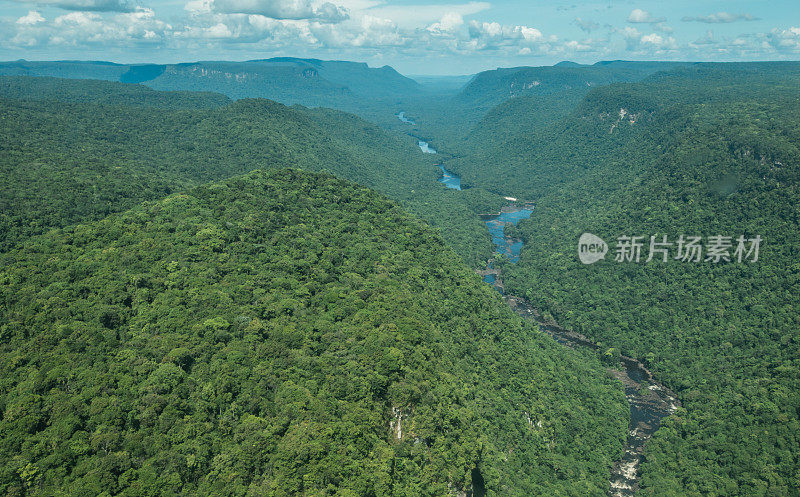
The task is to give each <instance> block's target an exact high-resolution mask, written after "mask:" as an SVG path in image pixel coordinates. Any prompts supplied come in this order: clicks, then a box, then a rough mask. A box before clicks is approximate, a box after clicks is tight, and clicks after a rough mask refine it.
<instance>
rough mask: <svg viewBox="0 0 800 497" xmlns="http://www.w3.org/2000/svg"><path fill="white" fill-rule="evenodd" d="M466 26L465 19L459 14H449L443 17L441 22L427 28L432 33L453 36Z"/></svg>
mask: <svg viewBox="0 0 800 497" xmlns="http://www.w3.org/2000/svg"><path fill="white" fill-rule="evenodd" d="M463 25H464V18H463V17H462V16H461V14H459V13H457V12H448V13H447V14H445V15H443V16H442V18H441V19H440V20H439V22H435V23H433V24H431V25H430V26H428V27H427V28H425V29H426V30H428V31H429V32H431V33H436V34H451V33H455V32H456V31H458V30H459V29H460V28H461V27H462V26H463Z"/></svg>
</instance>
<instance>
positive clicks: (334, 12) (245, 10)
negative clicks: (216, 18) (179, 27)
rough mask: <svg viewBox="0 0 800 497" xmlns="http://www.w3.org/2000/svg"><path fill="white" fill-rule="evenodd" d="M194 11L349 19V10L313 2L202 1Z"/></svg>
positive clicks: (287, 0)
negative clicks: (206, 10)
mask: <svg viewBox="0 0 800 497" xmlns="http://www.w3.org/2000/svg"><path fill="white" fill-rule="evenodd" d="M187 8H188V9H190V10H192V9H195V10H201V8H202V9H203V10H205V9H208V10H210V11H214V12H218V13H222V14H254V15H262V16H264V17H271V18H273V19H293V20H299V19H314V20H318V21H322V22H341V21H344V20H345V19H348V18H349V14H348V12H347V10H346V9H345V8H343V7H340V6H338V5H334V4H333V3H330V2H324V3H317V2H312V1H311V0H210V1H203V0H200V1H199V2H198V1H196V0H195V1H194V2H190V3H189V4H187Z"/></svg>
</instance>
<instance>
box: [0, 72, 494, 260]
mask: <svg viewBox="0 0 800 497" xmlns="http://www.w3.org/2000/svg"><path fill="white" fill-rule="evenodd" d="M26 81H27V86H26V84H25V82H26ZM81 83H84V84H85V85H86V86H85V87H82V86H81ZM0 96H2V97H3V98H1V99H0V115H2V119H0V134H2V136H3V141H2V143H0V171H1V172H2V174H3V176H4V177H5V178H6V181H5V182H3V184H2V190H3V191H2V195H0V207H1V209H0V250H4V249H7V248H8V247H9V246H10V245H11V244H13V243H16V242H18V241H20V240H23V239H24V238H26V237H27V236H30V235H32V234H37V233H41V232H43V231H45V230H46V229H48V228H51V227H58V226H65V225H67V224H72V223H76V222H84V221H89V220H94V219H99V218H101V217H104V216H106V215H108V214H109V213H112V212H119V211H121V210H125V209H128V208H130V207H132V206H134V205H136V204H137V203H138V202H141V201H142V200H149V199H156V198H160V197H163V196H166V195H168V194H170V193H171V192H174V191H179V190H181V189H184V188H187V187H191V186H195V185H198V184H201V183H203V182H206V181H211V180H216V179H221V178H226V177H230V176H232V175H235V174H241V173H244V172H247V171H251V170H253V169H257V168H262V169H263V168H282V167H295V168H302V169H309V170H316V171H323V170H324V171H329V172H331V173H333V174H335V175H337V176H339V177H342V178H347V179H350V180H353V181H357V182H359V183H360V184H363V185H366V186H369V187H371V188H374V189H377V190H379V191H381V192H384V193H386V194H388V195H389V196H391V197H393V198H394V199H396V200H398V201H400V202H401V203H403V205H404V206H405V207H406V208H408V209H409V210H410V211H412V212H413V213H415V214H417V215H420V216H422V217H424V218H425V219H426V220H428V221H429V222H431V223H432V224H433V225H434V226H437V227H441V228H443V230H444V236H445V238H446V240H447V241H448V243H449V244H450V245H451V246H452V247H453V248H455V249H456V250H457V251H458V252H459V254H461V255H462V256H463V257H464V258H465V259H466V260H469V261H471V262H473V261H478V260H481V259H485V258H486V257H488V255H489V254H490V252H491V243H490V241H489V238H488V235H486V233H485V230H484V228H483V225H482V224H481V222H480V220H478V219H477V218H476V217H475V216H474V212H484V211H489V210H492V209H496V208H498V207H499V205H500V203H499V202H500V200H499V199H498V198H497V197H495V196H492V195H489V194H488V193H486V192H485V191H482V190H479V189H473V190H472V191H469V192H468V193H467V194H466V195H456V192H448V191H446V189H445V188H443V187H442V186H441V185H439V184H437V183H436V181H435V180H436V177H437V175H438V169H436V168H435V167H433V162H432V161H431V159H430V158H429V157H425V156H424V155H423V154H422V153H421V152H420V151H419V149H418V148H417V147H416V141H415V140H413V139H411V138H407V139H400V138H397V137H394V136H392V135H389V134H388V133H386V132H384V131H382V130H381V129H379V128H377V127H376V126H374V125H371V124H369V123H367V122H365V121H363V120H361V119H358V118H356V117H355V116H352V115H349V114H345V113H343V112H338V111H333V110H328V109H306V108H304V107H299V106H296V107H286V106H284V105H281V104H278V103H275V102H272V101H269V100H263V99H248V100H240V101H237V102H235V103H230V104H228V105H224V106H221V105H220V103H221V99H222V100H224V99H225V97H222V96H221V95H216V94H192V93H189V92H183V93H181V92H178V93H173V92H167V93H162V92H155V91H152V90H149V89H147V88H144V87H140V86H135V85H123V84H119V83H109V82H101V81H71V80H58V79H50V78H2V77H0ZM19 98H30V99H32V98H35V99H36V100H24V99H23V100H19ZM116 98H118V99H119V103H116V100H115V99H116ZM132 105H133V106H132ZM165 108H167V109H169V110H165Z"/></svg>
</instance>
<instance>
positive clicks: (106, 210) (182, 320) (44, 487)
mask: <svg viewBox="0 0 800 497" xmlns="http://www.w3.org/2000/svg"><path fill="white" fill-rule="evenodd" d="M15 64H16V65H15ZM225 64H227V63H203V64H201V65H196V64H189V65H185V66H184V65H182V66H169V67H168V66H164V67H163V71H162V70H161V67H150V66H147V67H145V66H137V67H129V66H117V65H113V64H103V63H97V64H90V63H27V62H20V63H8V64H3V65H2V66H0V72H2V73H4V74H22V75H24V74H33V73H37V74H46V75H50V76H63V77H89V76H86V74H89V73H92V72H93V71H94V73H95V74H96V75H94V76H91V77H95V78H98V79H109V80H114V81H116V80H119V79H120V78H121V77H122V76H123V75H125V74H127V76H125V78H126V80H130V81H134V82H142V81H143V82H146V83H147V84H154V85H155V84H156V83H157V82H159V81H161V82H162V83H163V85H164V86H163V88H170V89H175V90H187V89H193V90H194V89H202V90H217V91H224V92H225V93H226V94H227V95H229V96H230V97H232V98H239V97H241V96H250V94H249V93H248V92H250V91H253V92H255V91H257V89H258V88H259V87H260V86H259V85H260V84H261V83H258V84H257V83H254V82H253V79H254V78H255V79H257V78H256V77H255V76H254V77H252V78H251V77H250V76H246V77H244V78H243V79H242V84H241V85H240V86H237V87H232V86H225V87H223V86H224V85H223V83H224V84H225V85H230V83H227V82H224V81H223V79H226V78H227V77H225V78H223V79H221V78H222V77H220V74H221V73H220V71H222V72H223V73H224V72H226V71H227V72H229V73H231V74H236V73H235V71H238V70H239V68H240V67H244V66H238V65H236V64H239V63H236V64H233V65H231V66H230V67H229V66H227V65H225ZM242 64H245V65H246V67H247V68H248V70H250V69H252V71H254V72H253V74H258V76H257V77H258V78H273V79H271V80H270V81H281V83H280V84H277V85H276V86H275V87H276V88H277V89H276V90H275V91H276V93H275V95H276V98H282V99H290V98H297V100H295V101H298V102H304V103H307V104H309V105H326V106H334V107H338V108H340V109H346V110H352V111H355V112H358V113H359V115H361V116H362V117H366V118H369V119H371V120H373V121H374V122H376V123H379V124H380V125H381V126H383V127H384V128H388V129H390V130H391V131H400V132H401V133H402V134H401V135H400V136H396V135H392V134H390V133H387V132H386V131H384V130H381V129H380V128H378V127H376V126H374V125H371V124H368V123H367V122H365V121H363V120H361V119H359V118H357V117H355V116H352V115H349V114H345V113H343V112H340V111H334V110H327V109H314V110H310V109H307V108H303V107H285V106H283V105H280V104H276V103H274V102H270V101H266V100H256V99H252V100H249V99H246V100H240V101H237V102H235V103H229V102H227V100H226V97H223V96H221V95H215V94H209V93H206V94H195V93H187V92H170V93H165V92H155V91H152V90H148V89H145V88H143V87H140V86H134V85H121V84H119V83H103V82H80V83H76V82H66V81H64V80H56V79H44V78H35V79H34V78H0V90H1V91H2V97H3V98H2V100H0V136H2V137H3V140H2V142H0V173H2V174H3V177H4V178H7V180H6V181H5V182H3V184H2V191H0V207H2V209H0V233H1V234H2V239H1V240H2V241H1V242H0V243H2V251H5V253H4V254H2V255H0V258H2V261H3V271H2V272H1V273H0V281H2V284H1V285H0V291H2V294H0V295H2V299H3V300H2V301H0V312H2V313H3V314H2V319H0V338H2V340H1V341H0V344H2V347H3V348H2V349H0V350H2V353H3V354H4V358H3V360H2V361H0V364H2V366H0V367H2V368H4V370H3V373H2V382H3V383H2V390H0V393H2V398H1V399H0V409H2V410H1V411H0V412H2V417H0V435H2V443H3V445H2V446H1V447H2V451H0V457H2V458H4V459H3V461H2V464H0V466H2V467H3V468H4V469H3V473H2V478H3V480H2V484H3V485H5V490H6V491H7V492H8V493H11V494H12V495H13V494H14V492H16V493H17V494H24V493H25V492H27V493H34V494H35V493H37V492H38V494H39V495H51V494H58V493H59V492H61V493H62V494H76V495H78V494H80V492H84V493H85V494H87V495H97V494H99V493H101V492H103V491H105V492H108V493H109V494H112V495H113V494H124V495H142V494H145V493H148V492H149V493H152V494H164V495H167V494H170V493H171V494H180V493H181V492H183V493H185V494H187V495H188V494H193V493H201V494H203V493H205V494H220V493H231V494H241V495H245V494H248V493H249V495H262V494H264V495H281V494H282V493H288V494H292V493H307V494H324V493H337V492H338V493H341V494H342V495H441V494H444V493H448V492H454V491H457V490H461V489H466V487H467V486H468V485H469V482H470V481H472V480H474V481H480V480H484V481H485V484H486V487H487V490H488V492H489V494H490V495H581V496H582V495H602V494H603V493H604V491H605V486H606V484H607V480H606V479H607V475H608V468H609V464H610V462H611V461H612V460H614V459H615V458H616V457H617V456H618V455H619V451H620V449H621V445H620V439H621V437H622V436H623V435H624V431H625V427H626V422H627V420H626V411H625V409H624V408H622V407H621V406H622V404H621V398H620V392H619V388H618V387H617V386H616V385H615V384H614V383H613V382H611V381H610V380H608V379H607V378H605V377H603V375H602V374H600V373H598V371H600V370H601V367H600V366H599V364H598V363H597V361H596V360H595V359H593V358H586V357H578V355H577V354H576V353H574V352H571V351H568V350H564V349H561V348H558V347H556V346H555V345H554V344H553V343H552V341H550V340H546V339H543V338H541V336H540V335H538V334H537V333H536V332H535V330H533V329H532V328H530V327H529V326H528V325H525V324H522V323H521V322H520V321H518V320H517V319H516V318H514V317H513V316H511V315H509V312H507V309H505V308H504V307H503V305H502V303H501V301H500V300H499V298H497V296H496V295H495V294H494V292H493V291H491V290H490V289H489V288H488V287H486V286H481V285H480V284H479V282H478V280H477V278H476V277H475V276H474V275H473V274H472V273H471V272H470V271H469V270H468V269H466V268H465V267H463V266H461V265H460V263H458V262H455V261H454V259H457V258H456V257H455V256H454V255H453V253H452V252H451V251H450V249H454V250H455V251H456V252H457V253H458V254H459V255H460V256H461V258H462V259H464V260H465V261H466V262H467V263H468V264H470V265H471V266H473V267H475V266H477V265H478V264H481V263H483V262H485V260H486V258H488V257H489V255H490V250H491V249H490V243H489V238H488V236H487V234H486V231H485V228H484V227H483V225H482V224H481V222H480V221H479V220H478V219H477V217H476V216H475V214H476V213H485V212H492V211H495V210H497V209H498V208H499V206H500V205H501V200H500V197H499V195H498V194H501V195H511V196H514V197H519V198H521V199H524V200H532V201H535V202H536V208H535V210H534V213H533V215H532V217H531V219H530V220H529V221H522V222H521V223H520V224H519V225H518V226H517V227H516V228H515V229H514V230H513V233H512V234H513V235H514V236H518V237H520V238H523V239H525V241H526V246H525V248H524V249H523V251H522V257H521V260H520V262H519V263H518V264H516V265H511V264H506V263H504V262H503V261H500V262H499V264H500V265H502V266H503V279H504V282H505V285H506V290H507V291H509V292H510V293H513V294H518V295H524V296H526V297H527V298H529V299H530V300H531V301H532V302H533V303H534V304H535V305H536V307H538V308H539V309H541V310H542V311H543V312H544V313H545V316H546V317H553V318H555V319H556V320H557V321H558V322H559V323H560V324H562V325H564V326H566V327H568V328H572V329H574V330H575V331H579V332H581V333H583V334H585V335H587V336H589V337H591V338H592V339H593V340H595V341H597V342H598V343H600V344H601V345H602V347H603V349H604V350H605V351H606V353H605V354H604V357H606V358H612V359H613V357H614V356H615V355H618V354H626V355H630V356H633V357H636V358H638V359H640V360H642V361H643V362H644V363H645V364H646V365H647V366H648V368H650V369H651V370H652V371H653V372H654V373H655V374H656V376H657V377H658V379H659V381H661V382H663V383H664V384H666V385H667V386H669V387H670V388H672V389H673V390H675V391H676V392H677V394H678V396H679V397H680V400H681V401H682V404H683V408H681V409H679V410H678V411H677V413H676V414H675V415H674V416H672V417H670V418H668V419H666V420H665V421H664V424H663V426H662V428H661V429H660V430H659V431H658V432H657V433H656V435H655V437H654V438H653V439H652V440H651V441H650V442H649V444H648V445H647V447H646V450H647V454H646V455H647V458H646V461H645V463H644V465H643V468H642V480H641V485H642V490H641V494H642V495H654V496H665V497H666V496H706V495H738V496H748V497H749V496H797V495H800V491H799V490H798V489H800V439H798V436H800V435H798V434H800V421H798V419H799V418H800V353H799V352H798V351H800V343H798V337H797V331H796V330H797V328H798V325H800V313H799V312H798V310H800V302H799V301H798V299H800V288H798V274H800V266H798V254H800V239H798V237H800V234H799V233H800V226H798V224H800V211H798V206H800V198H798V180H799V179H800V178H798V174H800V170H798V167H799V166H800V165H799V164H798V157H800V149H798V144H800V131H798V130H800V97H798V95H800V92H798V89H800V65H799V64H797V63H753V64H666V63H630V62H623V61H615V62H608V63H598V64H595V65H593V66H579V65H574V64H560V65H558V66H557V67H554V68H514V69H504V70H498V71H489V72H487V73H483V74H481V75H478V76H477V77H475V78H473V79H472V80H471V81H470V82H469V83H468V84H467V85H466V86H465V87H464V88H462V89H461V90H460V91H459V92H458V93H455V94H453V93H451V94H449V95H448V94H446V93H445V88H449V89H448V90H447V91H451V92H452V82H450V83H448V84H449V85H450V86H449V87H448V85H443V86H442V87H441V88H438V89H437V90H436V91H437V92H439V93H436V95H435V97H432V96H431V95H432V94H433V93H431V92H433V90H430V89H429V90H427V93H426V91H422V90H420V89H419V88H418V87H416V86H414V85H407V82H406V81H405V80H403V79H397V78H396V77H395V76H394V74H392V72H393V71H389V70H386V69H383V70H366V71H364V68H363V67H361V68H360V69H359V68H356V67H354V66H353V67H351V66H346V65H342V66H334V65H333V64H332V63H322V62H320V61H299V60H297V59H291V60H282V61H276V60H272V61H266V62H265V61H254V62H250V63H242ZM247 64H249V65H247ZM170 67H172V69H170ZM309 69H315V70H316V71H317V72H316V73H314V72H304V71H306V70H309ZM15 71H16V72H15ZM203 71H206V74H207V75H209V76H208V78H206V79H204V78H203V77H200V76H202V75H203ZM214 71H216V72H214ZM298 71H299V73H298ZM326 71H327V72H326ZM337 71H341V72H342V74H345V75H348V73H350V72H352V74H349V75H348V78H349V79H348V80H347V81H345V80H344V78H345V76H343V75H342V74H340V73H338V72H337ZM376 71H377V72H376ZM380 71H384V72H380ZM248 74H249V73H248ZM298 74H299V75H300V76H298ZM395 74H396V73H395ZM376 75H379V76H380V77H379V78H377V79H370V78H373V76H376ZM298 77H302V78H304V79H303V80H302V81H300V80H296V78H298ZM215 78H216V79H215ZM233 79H236V78H233ZM218 80H219V81H218ZM226 81H227V79H226ZM264 81H266V79H264ZM298 81H299V83H298ZM375 81H383V82H384V83H385V85H386V88H387V89H386V90H381V91H384V93H383V94H380V95H379V94H378V90H377V89H375V88H372V89H371V90H370V88H369V87H370V85H371V84H372V85H373V86H374V85H375V84H376V83H374V82H375ZM390 81H395V83H396V86H393V84H390V83H389V82H390ZM371 82H372V83H371ZM536 82H538V84H534V83H536ZM284 83H286V84H285V85H284ZM158 84H161V83H158ZM290 84H294V85H295V88H296V90H295V93H292V92H291V91H289V90H287V89H286V88H288V86H286V85H290ZM248 85H251V86H248ZM359 85H362V86H359ZM432 85H433V84H432ZM225 88H227V89H225ZM231 88H233V89H231ZM280 91H285V92H286V93H284V94H279V93H277V92H280ZM371 91H372V92H373V93H372V94H371V95H372V98H366V99H365V98H362V97H363V95H368V94H370V92H371ZM234 92H239V93H234ZM259 96H264V95H259ZM304 99H305V100H304ZM354 106H355V107H354ZM399 110H405V111H406V112H407V115H408V116H409V117H411V118H413V119H414V120H415V121H416V122H417V124H416V125H414V126H409V125H406V124H403V123H401V122H400V121H399V120H397V119H396V118H395V117H394V115H393V114H394V113H395V112H397V111H399ZM406 133H411V134H414V135H415V136H418V137H420V138H423V139H426V140H428V141H431V142H432V144H433V146H434V147H435V148H436V149H438V150H440V151H443V152H444V153H443V154H440V155H439V156H437V157H444V158H446V159H447V160H448V162H447V167H448V169H450V170H453V171H455V172H457V173H459V174H460V175H461V176H462V184H463V185H465V186H468V187H472V188H467V189H465V190H464V191H462V192H457V191H452V190H446V189H444V188H443V187H442V186H441V185H439V184H437V183H436V181H435V179H436V177H437V169H436V168H434V167H432V165H433V164H434V162H433V161H434V160H436V159H435V158H433V159H432V158H431V157H429V156H424V155H422V154H421V153H420V152H419V151H418V149H416V147H415V143H416V140H415V139H412V138H410V137H408V136H406V135H405V134H406ZM284 167H293V168H300V169H307V170H313V171H327V172H330V173H332V174H333V175H335V176H337V177H339V178H345V179H349V180H352V181H356V182H358V183H360V184H362V185H365V186H366V187H369V188H373V189H375V190H378V191H380V192H382V193H384V194H386V195H387V196H389V197H391V198H392V199H393V200H395V201H397V202H398V203H399V205H400V206H402V207H403V209H405V210H406V211H409V212H410V213H411V214H413V215H416V216H417V217H419V218H422V219H424V220H425V221H427V222H428V223H430V224H431V225H433V226H435V227H436V228H439V230H440V231H439V232H438V233H437V231H433V230H431V229H430V228H427V227H425V226H423V225H422V224H421V223H420V222H419V221H417V220H416V218H411V217H409V216H407V215H406V214H403V213H401V212H400V211H399V208H398V207H397V206H396V205H394V204H392V203H391V202H388V201H386V200H385V199H383V198H382V197H379V196H378V195H377V194H374V193H369V192H367V191H366V190H364V189H361V188H360V187H355V186H352V185H351V184H348V183H342V182H340V181H337V180H334V179H333V178H331V177H329V176H325V175H316V174H307V173H299V172H290V171H286V170H283V169H282V168H284ZM253 169H273V170H274V169H279V171H278V172H271V173H270V172H257V173H251V174H249V175H246V176H236V175H240V174H242V173H246V172H248V171H251V170H253ZM231 176H236V178H235V179H230V180H228V181H225V182H222V183H213V184H212V185H206V186H200V185H204V184H206V183H207V182H208V181H215V180H220V179H224V178H229V177H231ZM175 192H182V193H180V194H176V193H175ZM265 192H267V193H265ZM164 197H167V198H166V199H165V200H162V201H159V202H151V203H146V204H144V205H143V206H139V207H136V206H137V205H138V204H139V203H140V202H141V201H143V200H156V199H163V198H164ZM128 209H132V210H128ZM122 211H126V212H124V213H120V212H122ZM113 213H117V214H113ZM109 214H112V215H110V217H107V216H109ZM76 223H88V224H85V225H76ZM53 227H56V228H61V229H59V230H55V231H51V232H49V233H46V231H47V230H48V229H50V228H53ZM587 231H588V232H592V233H595V234H597V235H599V236H601V237H602V238H604V239H605V240H606V241H607V242H609V243H610V244H611V245H612V251H611V252H610V253H609V254H608V255H607V257H606V260H605V261H601V262H598V263H596V264H594V265H592V266H584V265H582V264H581V263H580V262H579V261H578V259H577V257H576V249H577V239H578V237H579V236H580V234H581V233H583V232H587ZM663 234H666V235H668V237H669V239H670V241H675V239H676V238H677V237H678V236H679V235H681V234H683V235H687V236H688V235H702V236H705V237H708V236H711V235H728V236H733V237H736V236H739V235H746V236H747V237H753V236H756V235H760V236H762V237H763V238H764V243H763V245H762V248H761V254H760V259H759V261H758V262H757V263H742V264H739V263H735V262H732V263H719V264H713V263H711V262H703V263H698V264H692V263H688V262H679V261H675V260H671V261H668V262H665V263H661V262H651V263H645V262H641V263H638V264H637V263H617V262H614V261H613V257H614V253H613V246H614V245H615V240H616V238H617V237H618V236H621V235H638V236H645V237H647V238H646V240H645V245H646V246H645V247H644V254H645V256H646V254H647V248H648V247H647V245H648V243H649V236H650V235H658V236H661V235H663ZM442 240H443V241H444V242H442ZM443 243H444V245H443ZM673 251H674V247H673ZM673 255H674V252H673ZM612 362H613V360H612ZM76 364H77V365H79V366H78V367H75V365H76ZM393 409H401V411H402V414H400V417H401V419H402V420H403V423H404V425H403V426H404V428H403V430H402V431H403V436H402V437H399V440H398V439H396V438H397V437H394V436H393V435H392V433H394V432H393V431H392V430H394V428H396V425H394V424H392V420H393V419H395V418H394V416H396V415H397V413H398V411H396V410H393ZM528 417H530V420H531V421H530V423H529V422H528ZM540 420H541V421H542V426H541V427H540V426H539V424H538V422H539V421H540ZM364 468H366V469H364ZM473 474H475V475H477V476H476V477H474V478H473ZM320 475H321V476H320Z"/></svg>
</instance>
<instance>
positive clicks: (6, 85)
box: [0, 76, 231, 109]
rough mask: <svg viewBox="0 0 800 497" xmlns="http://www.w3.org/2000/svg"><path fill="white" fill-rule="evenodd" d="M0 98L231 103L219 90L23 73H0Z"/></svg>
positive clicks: (179, 105) (197, 105)
mask: <svg viewBox="0 0 800 497" xmlns="http://www.w3.org/2000/svg"><path fill="white" fill-rule="evenodd" d="M0 98H8V99H16V100H51V101H60V102H73V103H79V102H85V103H94V104H105V105H125V106H136V107H160V108H167V109H206V108H208V109H210V108H213V107H220V106H223V105H227V104H229V103H231V100H230V99H229V98H228V97H226V96H224V95H221V94H219V93H211V92H191V91H174V92H161V91H155V90H153V89H151V88H148V87H146V86H142V85H134V84H130V85H123V84H119V83H112V82H109V81H102V80H73V79H63V78H51V77H36V78H32V77H27V76H0Z"/></svg>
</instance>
